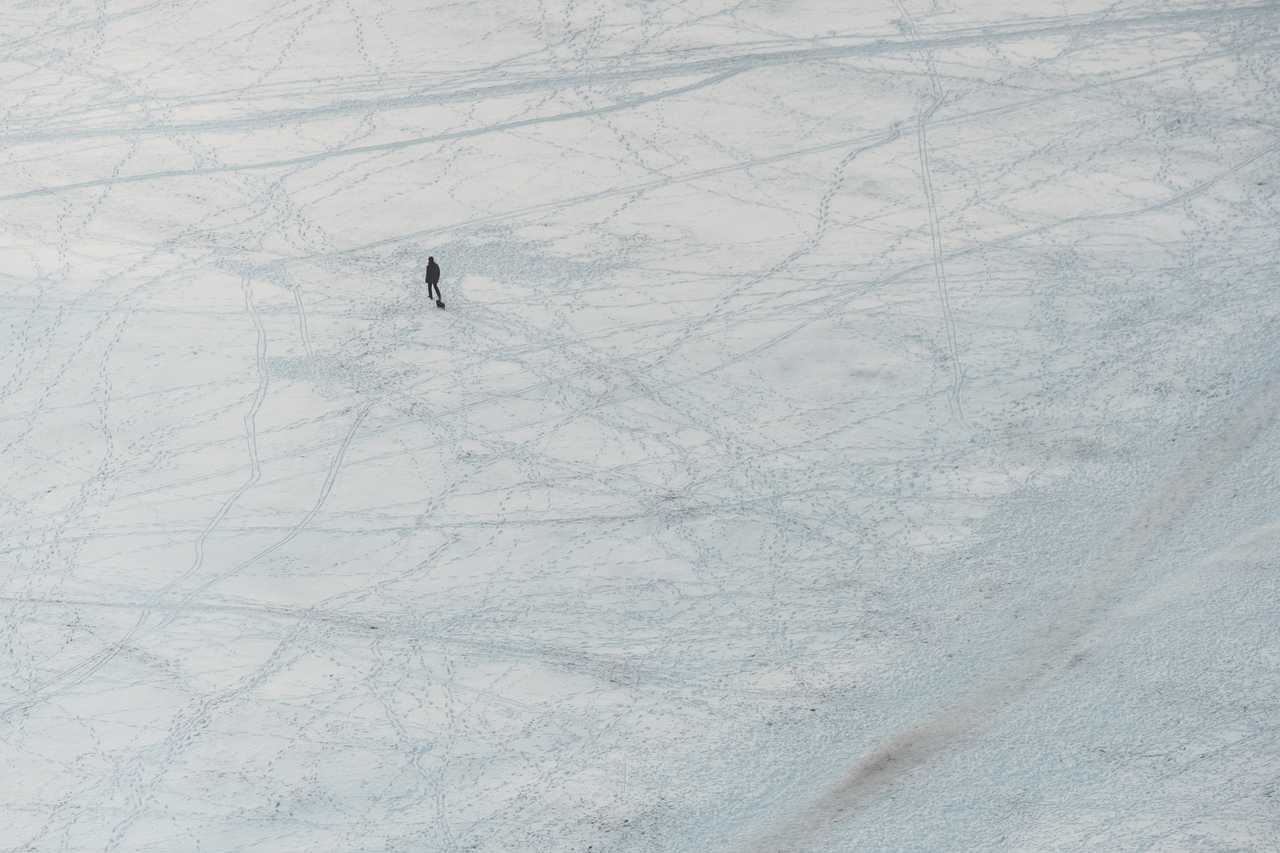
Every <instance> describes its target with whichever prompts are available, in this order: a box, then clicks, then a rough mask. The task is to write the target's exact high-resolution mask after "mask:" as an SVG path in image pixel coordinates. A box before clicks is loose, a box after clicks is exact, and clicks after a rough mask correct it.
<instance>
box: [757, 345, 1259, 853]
mask: <svg viewBox="0 0 1280 853" xmlns="http://www.w3.org/2000/svg"><path fill="white" fill-rule="evenodd" d="M1272 335H1273V336H1274V330H1272ZM1273 362H1274V363H1277V364H1280V359H1273ZM1257 378H1258V381H1257V382H1256V384H1255V385H1254V387H1253V389H1252V391H1251V393H1247V394H1246V395H1241V396H1240V397H1238V398H1237V400H1236V401H1235V402H1234V404H1233V405H1232V406H1231V407H1230V410H1229V411H1228V412H1227V413H1226V414H1225V415H1224V416H1223V417H1222V418H1221V419H1220V420H1219V421H1218V422H1216V423H1209V424H1207V425H1205V428H1204V429H1203V430H1202V434H1203V435H1207V436H1208V438H1207V439H1206V440H1205V441H1202V442H1201V443H1200V444H1199V450H1198V452H1195V453H1194V456H1191V457H1188V458H1183V459H1181V460H1179V461H1178V462H1177V463H1175V464H1174V465H1173V466H1171V468H1170V473H1169V475H1168V476H1167V477H1166V478H1165V480H1164V481H1163V483H1160V484H1156V486H1155V487H1154V488H1153V489H1151V491H1150V492H1149V493H1148V494H1149V497H1148V498H1147V500H1146V501H1145V502H1144V503H1143V504H1141V505H1140V506H1139V508H1138V510H1137V511H1136V512H1135V513H1134V514H1133V515H1132V516H1130V517H1129V518H1127V519H1125V520H1124V522H1123V524H1122V526H1121V527H1120V528H1119V529H1118V530H1117V531H1116V532H1115V533H1114V535H1113V536H1112V537H1111V538H1110V539H1109V540H1108V541H1107V542H1106V543H1105V544H1104V545H1102V547H1100V548H1099V549H1098V551H1097V553H1096V555H1095V556H1094V557H1093V558H1092V559H1090V560H1089V562H1088V563H1087V567H1086V569H1085V571H1084V572H1083V573H1082V576H1081V591H1080V592H1079V593H1078V594H1077V596H1076V599H1075V600H1074V601H1073V602H1068V603H1067V604H1066V606H1065V607H1063V608H1062V610H1061V615H1060V617H1059V618H1058V620H1057V622H1056V623H1054V624H1051V625H1047V626H1042V629H1041V630H1039V631H1036V632H1035V634H1036V636H1037V637H1038V639H1036V640H1035V641H1033V642H1032V643H1030V644H1029V645H1028V647H1027V649H1026V651H1025V652H1024V654H1023V655H1022V658H1021V664H1020V665H1017V666H1016V667H1015V668H1014V669H1013V670H1012V671H1011V672H1007V673H1004V674H1001V675H992V676H990V677H988V678H987V679H985V680H983V681H980V682H978V683H977V684H975V685H974V687H973V688H972V689H971V690H969V691H968V692H967V693H966V694H964V695H961V696H960V697H959V698H958V699H956V701H954V702H952V703H951V704H949V705H947V706H946V707H944V708H942V709H940V710H939V711H938V712H936V713H935V714H933V715H932V716H930V717H928V718H926V719H924V720H922V721H920V722H919V723H917V724H915V725H913V726H911V727H910V728H907V729H905V730H903V731H902V732H900V733H898V734H896V735H894V736H892V737H890V738H888V739H887V740H885V741H884V742H883V743H881V744H880V745H878V746H877V747H875V748H874V749H873V750H871V751H870V752H868V753H867V754H866V755H864V756H862V757H861V758H859V759H858V760H857V761H856V762H854V764H853V765H852V766H851V767H850V768H849V770H848V771H847V772H846V773H845V774H844V776H843V777H842V778H841V779H839V780H838V781H837V782H835V783H834V784H832V785H831V786H830V787H828V788H827V789H826V790H825V791H824V792H822V793H821V794H820V795H819V796H818V797H817V798H816V799H815V800H813V801H812V802H811V803H810V804H809V805H808V806H806V807H804V808H803V809H802V810H800V811H799V812H798V813H796V814H794V815H793V816H791V817H790V818H789V819H786V820H784V821H782V823H781V824H780V825H779V826H777V827H776V828H774V829H772V830H769V831H767V832H766V833H765V834H763V835H761V836H760V837H758V838H757V839H756V840H755V841H754V842H753V843H751V844H749V845H748V846H747V848H746V850H748V851H750V853H783V851H793V850H796V851H798V850H804V849H809V848H810V847H811V846H812V845H813V844H814V843H815V842H816V841H817V840H818V839H819V838H820V837H821V835H822V834H823V833H824V832H826V831H829V830H831V829H833V828H835V827H836V826H837V825H838V824H839V823H840V822H841V821H843V820H845V819H847V818H849V817H851V816H853V815H854V814H855V813H856V812H857V810H858V808H859V807H860V806H861V805H863V804H864V803H865V802H866V801H867V800H868V799H871V798H873V797H875V796H877V795H878V794H881V793H883V792H884V791H886V790H888V789H890V788H892V787H893V786H894V785H895V784H897V783H898V782H899V781H900V780H901V778H902V777H903V776H904V775H905V774H908V773H910V772H911V771H913V770H915V769H917V768H919V767H921V766H923V765H925V764H927V763H928V762H929V761H930V760H932V759H933V758H935V757H936V756H938V755H939V754H941V753H943V752H945V751H947V750H949V749H953V748H955V747H957V746H959V745H960V743H961V742H962V741H963V740H964V739H966V738H969V737H972V736H975V735H978V734H980V733H981V732H982V731H983V729H984V728H986V726H987V724H988V723H989V721H990V720H992V719H993V718H994V717H995V716H996V715H997V713H998V712H999V710H1000V709H1001V708H1002V707H1004V706H1006V705H1008V704H1010V703H1012V702H1015V701H1017V700H1018V699H1020V698H1021V697H1023V696H1025V695H1026V694H1028V693H1029V692H1031V691H1032V690H1033V689H1034V688H1035V687H1037V686H1038V685H1040V684H1042V683H1043V682H1045V681H1047V680H1049V679H1050V678H1052V677H1054V676H1055V675H1056V674H1057V673H1059V672H1060V671H1062V670H1063V669H1065V668H1066V667H1068V666H1070V665H1071V664H1072V662H1073V661H1074V660H1075V659H1076V657H1077V656H1078V655H1079V654H1080V653H1081V652H1082V651H1083V647H1085V646H1087V645H1088V644H1089V641H1090V639H1091V638H1090V634H1091V633H1092V632H1094V631H1096V630H1097V629H1098V628H1099V627H1100V626H1101V625H1102V624H1103V623H1104V622H1105V621H1106V620H1108V619H1109V618H1111V617H1112V615H1113V613H1114V612H1115V611H1116V610H1117V609H1118V608H1120V607H1121V606H1122V605H1123V604H1124V602H1123V601H1121V600H1120V599H1119V596H1120V584H1121V582H1122V581H1123V580H1124V579H1125V578H1127V577H1129V576H1130V575H1131V573H1132V571H1133V570H1134V569H1135V568H1136V567H1137V566H1139V565H1140V564H1141V563H1142V562H1143V561H1144V560H1145V559H1147V557H1148V555H1149V553H1150V552H1151V550H1152V548H1153V546H1154V545H1155V544H1156V543H1158V542H1159V541H1160V540H1161V539H1162V538H1164V537H1167V536H1168V535H1170V533H1171V532H1172V531H1173V530H1174V529H1175V528H1176V527H1177V526H1178V525H1179V524H1180V523H1181V522H1182V520H1183V518H1184V517H1185V516H1186V515H1187V514H1188V513H1189V512H1190V511H1191V510H1192V509H1193V507H1194V506H1195V504H1196V502H1197V500H1198V499H1199V498H1200V496H1201V494H1203V492H1204V491H1205V490H1206V488H1207V487H1208V486H1209V485H1210V484H1211V483H1212V482H1213V481H1214V479H1215V478H1216V477H1217V476H1218V475H1219V474H1221V473H1222V472H1223V471H1224V470H1226V469H1227V468H1228V467H1229V466H1230V465H1231V464H1232V463H1233V462H1234V461H1235V460H1237V459H1238V458H1239V457H1240V456H1241V455H1242V454H1243V453H1244V452H1245V451H1247V450H1248V449H1249V447H1251V446H1252V445H1253V444H1254V442H1255V441H1256V440H1257V439H1258V437H1259V436H1260V435H1261V434H1262V433H1263V432H1264V431H1265V430H1266V429H1267V428H1268V427H1269V426H1271V424H1272V423H1273V422H1274V421H1275V420H1276V419H1277V417H1278V416H1280V372H1277V371H1276V369H1275V368H1274V367H1273V368H1272V372H1270V373H1269V374H1267V375H1264V376H1261V377H1257Z"/></svg>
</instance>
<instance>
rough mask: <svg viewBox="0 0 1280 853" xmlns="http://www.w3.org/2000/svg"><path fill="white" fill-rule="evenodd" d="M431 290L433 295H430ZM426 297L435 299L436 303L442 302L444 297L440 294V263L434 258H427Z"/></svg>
mask: <svg viewBox="0 0 1280 853" xmlns="http://www.w3.org/2000/svg"><path fill="white" fill-rule="evenodd" d="M433 291H434V292H435V296H432V295H431V294H432V292H433ZM427 298H428V299H435V301H436V304H437V305H441V304H442V303H443V302H444V297H442V296H441V295H440V265H439V264H437V263H436V259H435V258H427Z"/></svg>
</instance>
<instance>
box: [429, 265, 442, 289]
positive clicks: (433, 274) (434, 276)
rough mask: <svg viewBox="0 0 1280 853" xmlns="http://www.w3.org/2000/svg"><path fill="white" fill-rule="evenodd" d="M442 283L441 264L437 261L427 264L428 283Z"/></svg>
mask: <svg viewBox="0 0 1280 853" xmlns="http://www.w3.org/2000/svg"><path fill="white" fill-rule="evenodd" d="M439 283H440V265H439V264H437V263H436V262H435V261H431V262H429V263H428V264H427V284H439Z"/></svg>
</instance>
